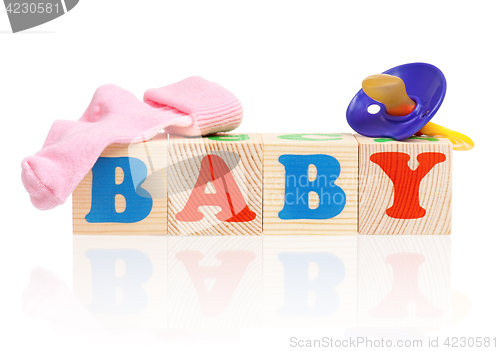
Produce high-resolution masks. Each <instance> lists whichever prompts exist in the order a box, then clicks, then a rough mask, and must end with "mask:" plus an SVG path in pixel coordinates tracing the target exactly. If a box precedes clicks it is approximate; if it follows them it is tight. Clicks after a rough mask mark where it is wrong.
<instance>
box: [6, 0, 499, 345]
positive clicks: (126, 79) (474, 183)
mask: <svg viewBox="0 0 500 351" xmlns="http://www.w3.org/2000/svg"><path fill="white" fill-rule="evenodd" d="M499 10H500V7H499V6H498V2H497V1H475V2H472V1H411V2H409V1H247V2H240V1H149V0H141V1H111V0H106V1H96V0H82V1H80V3H79V4H78V5H77V6H76V7H75V8H74V9H73V10H72V11H70V12H69V13H68V14H66V15H64V16H62V17H61V18H58V19H56V20H54V21H52V22H49V23H47V24H44V25H41V26H39V27H36V28H33V29H31V30H28V31H26V32H22V33H18V34H11V33H10V26H9V23H8V19H7V14H6V13H5V11H3V9H1V10H0V54H1V55H0V67H1V68H0V70H1V71H0V72H1V73H0V116H1V118H2V130H3V133H2V146H3V152H2V156H1V157H2V159H3V162H2V166H1V177H2V178H1V181H2V182H1V184H2V186H3V188H4V191H3V192H2V194H1V200H2V201H1V220H2V224H3V229H2V230H1V245H0V260H1V266H0V269H1V281H2V286H1V288H0V296H1V300H0V303H1V306H2V308H1V314H2V318H1V322H0V325H2V327H1V329H0V330H1V333H0V335H2V336H1V338H0V343H1V344H5V345H6V346H7V348H6V349H14V348H13V347H14V344H20V345H24V346H26V347H29V348H25V349H32V348H35V347H36V348H37V349H39V348H40V347H43V348H47V347H49V346H50V348H51V349H55V350H60V349H68V347H69V345H73V344H75V345H78V346H74V347H73V346H72V347H71V349H74V348H77V347H82V348H88V347H93V346H91V342H90V341H89V340H87V339H85V338H84V337H81V336H78V335H67V334H61V333H58V332H55V331H54V330H53V329H52V327H51V326H50V325H49V324H48V323H47V322H45V321H43V320H40V319H35V318H30V317H27V316H25V315H24V314H23V313H22V298H21V295H22V292H23V289H24V288H25V287H26V285H27V284H28V279H29V274H30V271H31V270H32V268H33V267H36V266H41V267H44V268H46V269H47V270H49V271H51V272H53V273H54V275H56V276H57V277H59V278H60V279H62V280H63V281H64V282H65V283H66V284H67V285H68V286H70V287H71V280H72V240H73V238H72V227H71V217H72V215H71V202H70V201H68V202H67V203H66V204H64V205H63V206H60V207H58V208H56V209H53V210H50V211H45V212H41V211H39V210H37V209H35V208H34V207H33V206H32V205H31V203H30V201H29V197H28V194H27V193H26V192H25V190H24V188H23V186H22V183H21V177H20V174H21V167H20V163H21V160H22V159H23V158H24V157H25V156H28V155H31V154H34V153H35V152H37V151H38V150H39V149H40V147H41V146H42V144H43V141H44V139H45V136H46V134H47V132H48V130H49V128H50V125H51V124H52V122H53V121H54V120H55V119H70V120H76V119H78V118H79V117H80V116H81V114H82V113H83V111H84V110H85V108H86V106H87V104H88V103H89V101H90V99H91V97H92V94H93V92H94V90H95V89H96V88H97V87H98V86H99V85H101V84H105V83H114V84H117V85H119V86H121V87H123V88H125V89H128V90H130V91H132V92H133V93H135V94H136V95H137V96H139V97H142V94H143V92H144V91H145V90H146V89H148V88H153V87H160V86H163V85H167V84H170V83H173V82H176V81H178V80H181V79H183V78H185V77H188V76H191V75H199V76H202V77H204V78H206V79H209V80H212V81H216V82H218V83H220V84H221V85H223V86H224V87H226V88H227V89H229V90H230V91H232V92H233V93H234V94H235V95H236V96H237V97H238V98H239V99H240V101H241V102H242V104H243V106H244V109H245V117H244V121H243V123H242V125H241V126H240V127H239V129H238V131H241V132H325V131H329V132H351V129H350V127H349V126H348V124H347V122H346V119H345V110H346V108H347V105H348V104H349V102H350V100H351V98H352V97H353V96H354V94H355V93H356V92H357V91H358V90H359V89H360V86H361V81H362V80H363V79H364V78H365V77H366V76H368V75H371V74H375V73H380V72H382V71H385V70H386V69H388V68H391V67H393V66H396V65H400V64H404V63H409V62H417V61H420V62H427V63H431V64H434V65H436V66H437V67H439V68H440V69H441V70H442V71H443V73H444V74H445V76H446V79H447V82H448V90H447V96H446V99H445V101H444V103H443V105H442V107H441V109H440V111H439V112H438V114H437V115H436V116H435V118H434V119H433V121H435V122H436V123H438V124H441V125H444V126H446V127H449V128H451V129H455V130H458V131H461V132H463V133H465V134H467V135H469V136H470V137H471V138H472V139H473V140H474V141H475V142H476V147H475V148H474V149H473V150H472V151H469V152H455V153H454V166H453V167H454V169H453V171H454V174H453V234H452V277H451V278H452V290H457V291H460V292H461V293H463V294H465V295H467V296H468V297H469V298H470V300H471V301H472V310H471V312H470V314H469V315H468V316H467V317H466V318H465V319H464V320H463V321H461V322H460V323H458V324H456V325H455V326H453V327H450V328H449V329H448V330H445V331H441V333H442V335H450V336H474V337H476V336H495V335H494V334H495V333H496V335H497V336H498V330H499V329H500V328H499V327H500V326H499V322H498V316H499V312H500V309H499V302H498V300H499V297H498V296H499V288H498V286H499V285H498V276H499V275H498V269H499V267H500V259H499V257H500V255H499V254H498V248H499V244H500V240H499V238H498V235H499V230H498V217H499V216H498V210H499V206H498V200H497V199H498V196H499V192H498V188H499V186H498V173H497V172H498V152H497V148H498V146H497V135H498V134H497V133H498V130H499V127H500V125H499V119H500V114H499V108H498V105H497V104H498V102H500V98H499V96H500V89H498V81H499V80H500V74H499V64H500V54H499V53H500V51H499V49H498V46H499V38H500V21H499V20H498V14H499ZM291 333H292V332H291V331H286V330H279V331H267V330H250V331H243V338H244V340H245V345H240V346H228V345H225V346H224V345H222V346H216V348H218V349H226V348H228V349H234V348H248V349H255V348H256V347H258V346H262V345H268V346H271V345H272V348H273V349H274V350H276V349H280V348H283V349H285V348H287V345H288V343H287V341H286V340H288V337H290V335H292V334H291ZM293 333H298V331H297V332H296V331H294V332H293ZM301 333H302V335H309V334H308V333H310V334H311V335H312V334H316V333H319V331H318V330H310V331H303V332H301ZM212 346H213V345H212ZM122 347H124V346H122ZM180 347H181V346H179V345H177V346H175V348H180ZM207 347H208V346H207ZM165 348H166V347H165V346H164V347H162V349H165ZM168 348H169V349H171V347H168ZM172 349H173V348H172Z"/></svg>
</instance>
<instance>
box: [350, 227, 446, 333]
mask: <svg viewBox="0 0 500 351" xmlns="http://www.w3.org/2000/svg"><path fill="white" fill-rule="evenodd" d="M450 251H451V244H450V238H449V237H442V236H439V237H436V236H404V237H387V236H383V237H382V236H360V237H359V250H358V253H359V259H358V267H359V273H358V277H359V279H358V281H359V284H358V325H359V326H360V327H406V328H410V327H426V328H429V327H443V326H445V325H446V324H447V322H448V318H449V313H450V265H451V263H450V258H451V257H450Z"/></svg>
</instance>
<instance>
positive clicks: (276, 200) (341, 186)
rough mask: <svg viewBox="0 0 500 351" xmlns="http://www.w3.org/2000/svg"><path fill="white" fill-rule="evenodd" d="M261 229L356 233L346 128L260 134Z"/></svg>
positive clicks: (353, 163)
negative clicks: (339, 131) (343, 131)
mask: <svg viewBox="0 0 500 351" xmlns="http://www.w3.org/2000/svg"><path fill="white" fill-rule="evenodd" d="M262 140H263V143H264V204H263V208H264V234H265V235H269V234H329V235H333V234H356V231H357V196H358V195H357V189H358V143H357V141H356V139H355V138H354V137H353V136H352V135H351V134H263V135H262Z"/></svg>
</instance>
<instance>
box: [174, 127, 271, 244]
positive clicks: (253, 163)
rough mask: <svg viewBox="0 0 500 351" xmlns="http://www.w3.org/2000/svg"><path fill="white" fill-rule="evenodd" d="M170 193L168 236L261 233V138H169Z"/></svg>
mask: <svg viewBox="0 0 500 351" xmlns="http://www.w3.org/2000/svg"><path fill="white" fill-rule="evenodd" d="M168 191H169V198H168V202H169V209H168V225H169V234H170V235H261V234H262V141H261V137H260V135H258V134H215V135H210V136H208V137H182V136H173V135H170V139H169V148H168Z"/></svg>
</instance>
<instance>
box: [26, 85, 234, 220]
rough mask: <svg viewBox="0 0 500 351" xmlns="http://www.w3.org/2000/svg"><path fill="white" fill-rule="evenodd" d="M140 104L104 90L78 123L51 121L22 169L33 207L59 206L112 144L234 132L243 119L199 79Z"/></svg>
mask: <svg viewBox="0 0 500 351" xmlns="http://www.w3.org/2000/svg"><path fill="white" fill-rule="evenodd" d="M144 101H145V102H142V101H140V100H138V99H137V98H136V97H135V96H134V95H133V94H132V93H130V92H128V91H126V90H123V89H121V88H119V87H117V86H115V85H104V86H102V87H100V88H98V89H97V91H96V92H95V94H94V96H93V98H92V101H91V102H90V105H89V107H88V108H87V110H86V111H85V112H84V114H83V116H82V117H81V118H80V119H79V120H78V121H63V120H57V121H55V122H54V124H53V125H52V127H51V129H50V132H49V135H48V136H47V139H46V140H45V144H44V145H43V148H42V150H40V151H39V152H38V153H37V154H36V155H34V156H30V157H27V158H25V159H24V160H23V162H22V165H21V166H22V181H23V183H24V187H25V188H26V190H27V191H28V193H29V194H30V197H31V202H32V203H33V204H34V205H35V207H37V208H39V209H41V210H48V209H51V208H54V207H55V206H57V205H60V204H62V203H64V202H65V201H66V199H67V197H68V196H69V194H71V192H72V191H73V190H74V189H75V187H76V186H77V185H78V183H79V182H80V181H81V180H82V179H83V177H84V176H85V175H86V174H87V173H88V172H89V171H90V170H91V168H92V166H93V165H94V163H95V162H96V160H97V158H98V157H99V155H100V154H101V152H102V151H103V150H104V149H105V148H106V147H107V146H108V145H110V144H112V143H124V144H126V143H132V142H140V141H144V140H148V139H150V138H152V137H153V136H154V135H155V134H157V133H158V131H159V130H160V129H165V132H166V133H176V134H184V135H206V134H210V133H215V132H225V131H229V130H232V129H234V128H236V127H237V126H238V125H239V124H240V122H241V119H242V116H243V109H242V107H241V104H240V102H239V101H238V99H236V97H235V96H234V95H233V94H232V93H231V92H229V91H227V90H226V89H224V88H223V87H221V86H220V85H218V84H216V83H213V82H209V81H206V80H204V79H203V78H200V77H191V78H187V79H185V80H183V81H180V82H178V83H174V84H171V85H168V86H166V87H163V88H159V89H150V90H148V91H146V93H145V94H144Z"/></svg>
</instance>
